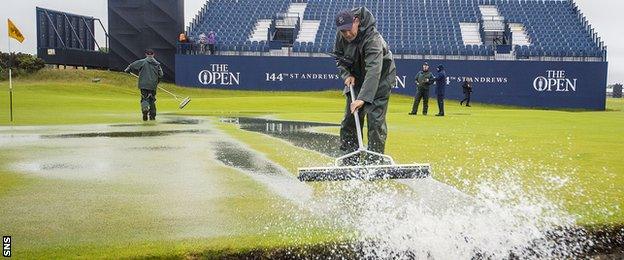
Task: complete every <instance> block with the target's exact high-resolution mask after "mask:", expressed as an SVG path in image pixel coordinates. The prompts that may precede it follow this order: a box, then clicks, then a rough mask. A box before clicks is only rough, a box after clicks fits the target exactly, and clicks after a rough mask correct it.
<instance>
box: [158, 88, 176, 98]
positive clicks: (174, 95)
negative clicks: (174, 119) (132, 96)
mask: <svg viewBox="0 0 624 260" xmlns="http://www.w3.org/2000/svg"><path fill="white" fill-rule="evenodd" d="M158 89H160V90H162V91H164V92H165V93H167V94H169V95H171V96H173V98H175V99H176V100H178V101H180V100H179V98H178V96H177V95H176V94H173V93H171V92H169V91H167V90H166V89H165V88H163V87H161V86H158Z"/></svg>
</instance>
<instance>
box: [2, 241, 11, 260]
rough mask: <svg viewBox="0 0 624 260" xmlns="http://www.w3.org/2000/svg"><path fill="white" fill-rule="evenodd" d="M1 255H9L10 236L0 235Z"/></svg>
mask: <svg viewBox="0 0 624 260" xmlns="http://www.w3.org/2000/svg"><path fill="white" fill-rule="evenodd" d="M2 256H4V257H11V236H3V237H2Z"/></svg>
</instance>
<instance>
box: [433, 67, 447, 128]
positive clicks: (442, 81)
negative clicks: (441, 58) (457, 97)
mask: <svg viewBox="0 0 624 260" xmlns="http://www.w3.org/2000/svg"><path fill="white" fill-rule="evenodd" d="M435 81H436V96H437V97H438V111H439V112H438V114H436V116H444V95H445V93H446V82H447V80H446V70H445V69H444V66H443V65H442V64H440V65H438V75H437V76H436V80H435Z"/></svg>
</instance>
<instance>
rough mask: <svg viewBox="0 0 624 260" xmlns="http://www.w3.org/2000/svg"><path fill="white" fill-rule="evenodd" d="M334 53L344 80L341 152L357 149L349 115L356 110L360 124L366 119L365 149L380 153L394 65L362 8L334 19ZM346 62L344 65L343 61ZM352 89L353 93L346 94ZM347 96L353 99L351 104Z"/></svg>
mask: <svg viewBox="0 0 624 260" xmlns="http://www.w3.org/2000/svg"><path fill="white" fill-rule="evenodd" d="M336 27H337V31H338V32H337V35H336V43H335V46H334V54H335V55H336V56H337V57H340V58H339V59H338V62H337V67H338V69H339V73H340V76H341V78H342V79H343V80H344V84H345V89H344V94H345V95H346V96H347V107H346V111H345V115H344V119H343V120H342V123H341V129H340V140H341V150H342V151H344V152H352V151H355V150H357V148H358V142H357V132H356V128H355V127H356V126H355V119H354V117H353V112H354V111H355V110H359V111H360V113H359V116H360V122H361V123H362V124H363V122H364V121H363V119H364V117H366V120H367V121H366V122H367V126H368V149H369V150H371V151H373V152H378V153H383V152H384V150H385V145H386V137H387V135H388V128H387V126H386V111H387V110H388V100H389V98H390V90H391V89H392V88H393V87H394V86H396V66H395V64H394V59H393V58H392V52H390V50H389V48H388V44H387V43H386V41H385V40H384V39H383V37H382V36H381V35H380V34H379V32H378V31H377V28H376V21H375V18H374V17H373V15H372V14H371V12H370V11H369V10H368V9H366V8H365V7H359V8H354V9H352V10H345V11H342V12H340V13H339V14H338V15H337V16H336ZM344 61H348V62H344ZM349 86H353V89H354V90H353V91H354V92H355V93H350V90H349ZM351 95H354V96H355V97H356V98H355V99H356V100H355V102H351Z"/></svg>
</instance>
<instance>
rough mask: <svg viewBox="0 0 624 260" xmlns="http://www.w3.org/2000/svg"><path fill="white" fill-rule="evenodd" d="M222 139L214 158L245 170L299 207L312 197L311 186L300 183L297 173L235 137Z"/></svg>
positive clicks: (216, 147) (217, 144) (216, 146)
mask: <svg viewBox="0 0 624 260" xmlns="http://www.w3.org/2000/svg"><path fill="white" fill-rule="evenodd" d="M221 139H222V141H220V142H217V143H216V145H215V157H216V159H217V160H219V161H221V162H222V163H223V164H225V165H227V166H230V167H233V168H236V169H238V170H239V171H241V172H243V173H246V174H247V175H249V176H250V177H251V178H252V179H254V180H255V181H257V182H259V183H262V184H263V185H264V186H265V187H268V188H269V189H270V190H271V191H273V192H275V193H276V194H277V195H279V196H281V197H282V198H285V199H287V200H289V201H292V202H294V203H295V205H296V206H298V207H300V208H302V207H303V205H304V204H305V203H306V202H307V201H309V200H310V199H311V198H312V195H313V190H312V188H311V187H310V186H308V185H306V184H304V183H301V182H300V181H299V180H298V179H297V178H296V176H294V175H292V174H291V173H290V172H288V171H287V170H286V169H284V168H282V167H281V166H279V165H277V164H275V163H273V162H271V161H270V160H268V159H267V158H266V157H264V156H263V155H262V154H259V153H257V152H253V150H251V149H249V148H247V147H245V146H244V145H243V144H241V143H238V142H237V141H235V140H228V139H227V138H221ZM223 140H227V141H223Z"/></svg>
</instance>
